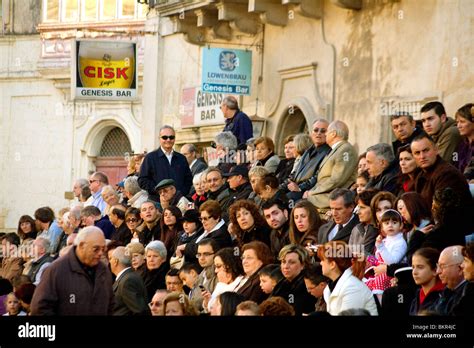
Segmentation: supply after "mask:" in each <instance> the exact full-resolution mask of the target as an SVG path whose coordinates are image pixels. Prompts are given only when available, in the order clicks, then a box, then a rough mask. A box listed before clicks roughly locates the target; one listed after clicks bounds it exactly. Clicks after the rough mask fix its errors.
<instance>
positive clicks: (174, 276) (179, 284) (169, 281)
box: [165, 268, 184, 293]
mask: <svg viewBox="0 0 474 348" xmlns="http://www.w3.org/2000/svg"><path fill="white" fill-rule="evenodd" d="M165 283H166V290H168V291H169V292H180V293H184V291H183V285H184V284H183V281H182V280H181V278H180V277H179V270H177V269H173V268H172V269H170V270H169V271H168V273H166V277H165Z"/></svg>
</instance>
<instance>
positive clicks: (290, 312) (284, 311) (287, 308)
mask: <svg viewBox="0 0 474 348" xmlns="http://www.w3.org/2000/svg"><path fill="white" fill-rule="evenodd" d="M259 307H260V313H261V315H262V316H264V317H269V316H270V317H275V316H284V317H290V316H294V315H295V309H294V307H293V306H292V305H290V304H289V303H288V302H286V300H285V299H284V298H283V297H280V296H274V297H270V298H268V299H266V300H265V301H263V302H262V303H261V304H260V306H259Z"/></svg>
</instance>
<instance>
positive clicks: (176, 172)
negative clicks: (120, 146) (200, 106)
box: [138, 126, 193, 195]
mask: <svg viewBox="0 0 474 348" xmlns="http://www.w3.org/2000/svg"><path fill="white" fill-rule="evenodd" d="M175 137H176V136H175V131H174V128H173V127H171V126H163V127H161V130H160V148H159V149H157V150H155V151H152V152H150V153H149V154H147V155H146V157H145V159H144V160H143V163H142V166H141V168H140V175H139V176H138V184H139V185H140V187H141V188H142V189H144V190H147V191H148V193H149V194H150V195H154V194H155V186H156V185H157V184H158V183H159V182H160V181H162V180H164V179H173V180H174V181H175V182H176V189H177V190H178V191H180V192H182V193H183V194H184V195H187V194H188V193H189V189H190V188H191V185H192V183H193V176H192V174H191V170H190V169H189V164H188V161H187V160H186V157H184V156H183V155H182V154H180V153H179V152H176V151H174V150H173V146H174V142H175Z"/></svg>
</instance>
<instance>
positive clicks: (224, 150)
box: [212, 131, 238, 199]
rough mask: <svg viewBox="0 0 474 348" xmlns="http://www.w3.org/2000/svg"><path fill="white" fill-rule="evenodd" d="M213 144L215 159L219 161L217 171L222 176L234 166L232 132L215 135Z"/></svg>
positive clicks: (234, 142) (235, 145)
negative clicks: (214, 145) (214, 144)
mask: <svg viewBox="0 0 474 348" xmlns="http://www.w3.org/2000/svg"><path fill="white" fill-rule="evenodd" d="M215 143H216V152H217V157H218V159H219V164H218V165H217V169H219V171H220V172H221V173H222V174H226V173H228V172H230V170H231V169H232V167H234V166H235V165H236V162H235V156H234V155H233V154H234V153H235V151H236V150H237V145H238V142H237V138H236V137H235V136H234V134H232V132H227V131H226V132H221V133H218V134H217V135H216V137H215ZM212 199H215V198H212Z"/></svg>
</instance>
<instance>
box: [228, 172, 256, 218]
mask: <svg viewBox="0 0 474 348" xmlns="http://www.w3.org/2000/svg"><path fill="white" fill-rule="evenodd" d="M223 177H225V178H227V183H228V184H229V197H227V199H226V200H225V201H224V202H223V204H222V210H223V211H225V212H227V211H228V210H229V207H230V206H231V205H232V204H233V203H234V202H236V201H238V200H240V199H247V198H249V196H250V194H251V193H252V186H251V185H250V182H249V170H248V168H247V166H246V165H245V164H239V165H237V166H235V167H233V168H232V169H231V170H230V172H229V173H227V174H223ZM226 221H227V220H226Z"/></svg>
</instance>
